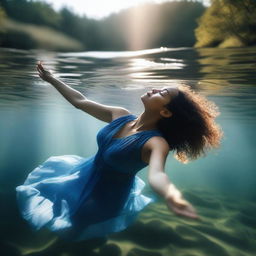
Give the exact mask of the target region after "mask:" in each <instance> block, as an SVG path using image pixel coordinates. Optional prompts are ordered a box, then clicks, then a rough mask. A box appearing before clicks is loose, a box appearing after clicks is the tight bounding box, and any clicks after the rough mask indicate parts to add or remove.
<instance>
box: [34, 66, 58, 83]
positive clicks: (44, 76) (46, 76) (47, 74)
mask: <svg viewBox="0 0 256 256" xmlns="http://www.w3.org/2000/svg"><path fill="white" fill-rule="evenodd" d="M36 68H37V71H38V75H39V76H40V77H41V78H42V79H43V80H44V81H46V82H48V83H50V82H51V80H52V79H53V78H54V76H53V74H52V73H51V72H50V71H49V70H46V69H45V68H44V67H43V65H42V62H41V61H38V63H37V66H36Z"/></svg>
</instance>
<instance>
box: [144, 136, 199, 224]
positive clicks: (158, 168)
mask: <svg viewBox="0 0 256 256" xmlns="http://www.w3.org/2000/svg"><path fill="white" fill-rule="evenodd" d="M148 147H149V149H150V151H151V154H150V160H149V171H148V182H149V185H150V186H151V187H152V189H153V190H154V191H155V192H156V193H158V194H159V195H160V196H162V197H163V198H164V199H165V202H166V204H167V207H168V208H169V209H170V210H171V211H173V212H174V213H175V214H177V215H182V216H185V217H189V218H193V219H198V218H199V217H198V215H197V214H196V211H195V209H194V208H193V206H192V205H191V204H190V203H189V202H187V201H186V200H185V199H184V198H183V196H182V194H181V192H180V191H179V190H178V189H177V188H176V187H175V185H174V184H172V183H171V181H170V180H169V178H168V176H167V174H166V173H165V172H164V167H165V162H166V158H167V156H168V153H169V145H168V143H167V142H166V141H165V139H164V138H162V137H153V138H151V139H150V140H149V143H148Z"/></svg>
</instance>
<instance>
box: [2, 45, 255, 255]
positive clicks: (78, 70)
mask: <svg viewBox="0 0 256 256" xmlns="http://www.w3.org/2000/svg"><path fill="white" fill-rule="evenodd" d="M255 59H256V48H255V47H251V48H240V49H214V48H204V49H196V50H195V49H191V48H176V49H173V48H172V49H167V48H161V49H152V50H145V51H139V52H83V53H57V52H44V51H23V50H16V49H0V60H1V61H0V79H1V87H0V117H1V123H0V134H1V143H0V169H1V172H0V181H1V190H0V196H1V200H2V201H1V202H2V205H3V204H4V205H5V209H4V210H3V211H2V212H1V216H0V217H1V219H2V220H6V222H5V223H3V224H1V238H2V240H4V241H7V242H6V243H5V244H4V247H3V248H4V249H3V250H5V251H6V252H8V253H9V254H8V255H13V254H14V255H20V253H22V254H23V255H32V253H34V254H33V255H35V253H36V251H41V252H40V253H39V252H38V254H40V255H41V254H42V252H44V253H45V254H46V255H50V254H52V255H57V254H60V253H61V250H60V248H62V253H66V254H67V255H80V254H81V251H82V252H83V254H81V255H110V254H107V252H109V251H111V250H112V251H111V252H113V253H112V254H111V255H126V254H127V255H129V256H130V255H153V254H152V253H155V254H154V255H170V254H171V253H173V255H199V254H200V255H217V254H218V255H253V253H252V252H253V251H255V244H254V243H253V241H254V242H255V231H253V230H252V229H250V226H254V227H255V224H256V220H255V217H254V215H255V214H254V213H255V210H256V205H255V203H254V202H255V199H256V191H255V186H256V174H255V166H254V158H255V143H256V136H255V126H256V121H255V116H256V115H255V114H256V97H255V96H256V86H255V85H256V74H255V67H256V65H255ZM38 60H43V62H44V63H45V65H46V67H47V68H49V69H51V70H52V71H53V72H54V73H55V74H56V75H57V76H58V77H59V78H60V79H62V80H63V81H64V82H66V83H67V84H69V85H70V86H72V87H73V88H75V89H77V90H79V91H80V92H82V93H83V94H84V95H85V96H86V97H88V98H89V99H91V100H95V101H98V102H100V103H102V104H108V105H115V106H122V107H125V108H127V109H129V110H130V111H131V112H132V113H134V114H139V113H140V112H141V111H142V110H143V105H142V102H141V100H140V96H141V95H142V94H144V93H145V92H146V91H147V90H148V89H149V88H151V87H163V86H175V85H177V84H189V85H191V87H192V88H193V89H195V90H196V91H198V92H200V93H202V94H204V95H206V96H207V97H208V98H209V99H212V100H213V101H214V102H216V103H217V105H218V106H219V108H220V111H221V115H220V116H219V117H218V118H217V121H218V122H219V123H220V125H221V126H222V128H223V131H224V134H225V136H224V139H223V141H222V145H221V147H220V148H219V149H218V150H215V151H212V152H210V153H209V154H208V155H207V157H205V158H201V159H198V160H196V161H194V162H191V163H190V164H188V165H182V164H180V163H179V162H177V161H176V160H174V159H173V157H172V154H170V155H169V157H168V159H167V164H166V172H167V173H168V174H169V176H170V178H171V180H172V181H173V182H174V183H175V184H176V185H177V186H178V187H179V188H180V189H181V190H182V191H184V193H185V195H186V198H187V199H189V200H190V201H191V202H192V203H193V204H194V205H195V207H196V208H197V209H198V210H199V213H200V214H201V216H203V217H204V223H201V224H199V223H197V224H195V223H193V222H191V224H189V223H190V221H188V220H183V219H180V218H178V217H175V216H174V215H173V214H171V213H169V212H167V210H166V208H165V206H164V204H162V203H159V204H156V205H152V206H150V207H149V208H148V209H147V210H145V211H144V212H143V213H142V215H141V216H142V217H141V218H140V219H139V220H138V221H137V222H136V224H135V225H134V226H133V227H131V228H130V229H128V230H126V231H124V232H123V233H120V234H115V235H113V236H112V237H111V239H109V240H108V242H106V241H104V240H100V241H98V240H97V241H95V244H93V245H92V244H91V245H89V243H83V244H82V245H81V248H80V247H79V246H80V245H79V246H73V245H72V244H70V245H66V247H65V249H63V248H64V247H61V246H60V245H58V246H57V245H56V244H55V243H54V241H55V237H52V235H51V234H49V233H47V232H46V231H42V232H39V233H37V234H35V235H34V236H31V231H30V230H29V229H28V227H27V225H26V223H25V222H22V220H21V219H20V216H19V214H18V212H17V209H16V204H15V193H14V188H15V187H16V186H17V185H18V184H21V183H22V182H23V181H24V179H25V177H26V175H27V174H28V173H29V172H30V171H31V170H32V169H34V168H35V166H37V165H38V164H39V163H42V162H43V161H45V160H46V159H47V158H48V157H49V156H53V155H65V154H76V155H80V156H83V157H87V156H90V155H93V154H95V153H96V152H97V144H96V134H97V132H98V130H99V129H100V128H101V127H103V126H104V125H106V123H104V122H102V121H99V120H97V119H95V118H93V117H91V116H89V115H88V114H86V113H84V112H82V111H80V110H78V109H76V108H74V107H73V106H72V105H71V104H69V103H68V102H67V101H66V100H65V99H64V98H63V97H62V96H61V95H60V94H59V93H58V92H57V91H56V89H55V88H53V87H52V86H51V85H49V84H47V83H46V82H44V81H42V80H40V78H39V77H38V76H37V72H36V69H35V65H36V62H37V61H38ZM139 175H140V176H141V177H143V178H144V180H145V181H146V179H147V168H146V169H144V170H142V171H141V173H140V174H139ZM6 198H8V199H9V200H6ZM3 202H4V203H3ZM7 216H8V217H7ZM170 216H171V217H170ZM170 218H171V219H170ZM213 223H216V224H213ZM17 230H22V232H21V231H20V232H17ZM177 231H179V232H177ZM151 233H154V234H157V237H159V241H158V240H157V239H156V238H155V237H154V238H153V237H151V236H150V234H151ZM32 237H33V238H32ZM239 237H242V238H243V240H241V239H240V238H239ZM157 241H158V242H157ZM52 244H55V245H54V246H52ZM184 247H186V248H187V249H185V248H184ZM46 248H48V249H46ZM120 248H121V249H120ZM188 248H193V250H191V249H188ZM207 248H208V251H207ZM79 250H80V252H79ZM10 252H11V253H10ZM71 252H72V253H73V254H72V253H71ZM47 253H48V254H47ZM79 253H80V254H79ZM120 253H121V254H120ZM150 253H151V254H150ZM66 254H65V255H66ZM36 255H37V254H36Z"/></svg>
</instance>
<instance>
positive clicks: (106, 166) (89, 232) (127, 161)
mask: <svg viewBox="0 0 256 256" xmlns="http://www.w3.org/2000/svg"><path fill="white" fill-rule="evenodd" d="M136 118H137V117H136V116H135V115H132V114H129V115H125V116H121V117H119V118H117V119H115V120H113V121H112V122H110V123H109V124H108V125H106V126H105V127H103V128H102V129H100V131H99V132H98V134H97V144H98V151H97V153H96V154H95V155H94V156H92V157H89V158H83V157H80V156H77V155H62V156H51V157H50V158H48V159H47V160H46V161H45V162H44V163H42V164H41V165H39V166H38V167H36V168H35V169H34V170H33V171H32V172H31V173H30V174H29V175H28V177H27V178H26V180H25V182H24V184H23V185H20V186H17V187H16V192H17V194H16V195H17V202H18V207H19V210H20V212H21V215H22V217H23V218H24V219H25V220H27V221H28V223H29V224H30V226H31V227H32V228H33V229H34V230H38V229H40V228H42V227H46V228H48V229H50V230H51V231H53V232H55V233H57V234H58V235H59V236H60V237H61V238H63V239H68V240H74V241H80V240H86V239H90V238H95V237H104V236H106V235H107V234H110V233H113V232H118V231H121V230H124V229H125V228H127V227H128V226H129V225H131V224H132V223H133V222H134V220H135V219H136V217H137V215H138V214H139V212H140V211H141V210H142V209H143V208H144V207H145V206H146V205H148V204H149V203H151V202H153V201H155V198H156V197H154V196H152V197H151V196H150V197H148V196H145V195H143V194H142V193H141V191H142V189H143V187H144V186H145V183H144V182H143V181H142V179H140V178H139V177H138V176H136V173H137V172H138V171H139V170H141V169H142V168H144V167H146V166H147V165H148V164H147V163H145V162H143V161H142V159H141V149H142V146H143V145H144V143H145V142H146V141H147V140H148V139H150V138H151V137H153V136H162V135H161V133H160V132H159V131H157V130H150V131H141V132H138V133H136V134H132V135H130V136H126V137H123V138H113V137H114V135H115V134H117V132H118V131H119V130H120V129H121V127H122V126H124V125H125V124H126V123H127V122H130V121H132V120H134V119H136Z"/></svg>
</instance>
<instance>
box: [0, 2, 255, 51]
mask: <svg viewBox="0 0 256 256" xmlns="http://www.w3.org/2000/svg"><path fill="white" fill-rule="evenodd" d="M148 17H150V19H149V18H148ZM255 30H256V2H255V1H254V0H244V1H232V0H211V5H210V6H209V7H208V8H206V7H205V6H204V5H203V4H202V3H201V2H191V1H188V0H187V1H186V0H183V1H173V2H164V3H161V4H160V3H159V4H156V3H146V4H141V5H139V6H137V7H131V8H128V9H125V10H122V11H120V12H119V13H115V14H111V15H110V16H108V17H106V18H103V19H100V20H95V19H90V18H87V17H86V16H85V15H84V16H78V15H77V14H75V13H73V12H72V11H70V10H69V9H68V8H67V7H63V8H62V9H61V10H60V11H58V12H57V11H55V10H54V9H53V8H52V6H51V5H50V4H48V3H45V2H42V1H31V0H0V47H6V48H17V49H46V50H56V51H90V50H97V51H113V50H115V51H127V50H130V51H133V50H142V49H150V48H160V47H196V48H197V47H199V48H200V47H219V48H227V47H245V46H253V45H256V34H255V33H254V31H255Z"/></svg>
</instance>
